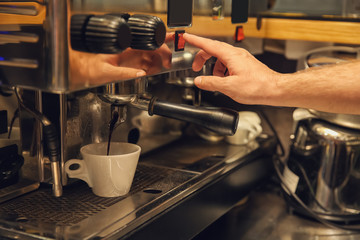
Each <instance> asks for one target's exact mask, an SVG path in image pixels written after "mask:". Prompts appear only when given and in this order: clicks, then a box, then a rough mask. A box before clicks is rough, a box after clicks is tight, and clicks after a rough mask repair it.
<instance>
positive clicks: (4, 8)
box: [0, 4, 39, 16]
mask: <svg viewBox="0 0 360 240" xmlns="http://www.w3.org/2000/svg"><path fill="white" fill-rule="evenodd" d="M0 13H6V14H15V15H28V16H36V15H37V14H38V13H39V12H38V10H37V9H36V7H35V6H20V7H19V6H16V5H15V6H14V5H5V4H0Z"/></svg>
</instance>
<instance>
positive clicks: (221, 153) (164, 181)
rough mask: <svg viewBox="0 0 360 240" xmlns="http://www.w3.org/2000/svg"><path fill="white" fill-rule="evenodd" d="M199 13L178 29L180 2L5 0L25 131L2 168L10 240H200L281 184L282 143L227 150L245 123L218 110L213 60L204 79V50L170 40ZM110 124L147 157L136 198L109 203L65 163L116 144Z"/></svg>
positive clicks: (5, 80) (8, 75) (187, 7)
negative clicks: (198, 63)
mask: <svg viewBox="0 0 360 240" xmlns="http://www.w3.org/2000/svg"><path fill="white" fill-rule="evenodd" d="M245 2H246V1H245ZM188 3H189V4H185V3H184V6H182V11H183V12H181V13H183V16H185V17H186V19H185V21H178V22H177V20H178V18H177V16H174V10H172V11H170V6H172V8H171V9H175V10H179V9H178V8H176V7H174V5H175V4H176V1H168V3H166V2H164V3H161V4H160V3H159V1H150V0H142V1H113V0H107V1H96V0H92V1H82V0H81V1H80V0H65V1H64V0H38V1H1V2H0V81H1V83H0V87H1V88H2V89H5V90H6V92H7V93H10V94H13V96H14V97H15V99H16V103H17V104H18V111H17V112H18V115H17V117H18V123H19V129H20V135H19V141H18V142H16V144H11V145H10V146H5V147H3V148H1V149H0V150H1V151H2V152H1V153H2V159H4V160H2V161H5V162H9V161H13V162H10V164H5V165H4V169H1V170H2V172H3V173H4V172H7V173H11V174H8V175H6V176H7V177H4V179H3V181H4V180H7V182H6V183H5V184H3V185H1V186H0V187H1V188H0V213H1V214H0V235H1V236H3V237H4V238H5V237H6V238H9V239H19V238H21V239H23V238H24V239H120V238H123V239H125V238H131V239H143V238H146V239H149V238H151V237H154V238H156V239H168V238H169V236H173V235H174V234H175V235H176V236H177V237H180V238H192V237H194V236H195V235H196V234H198V233H199V232H200V231H201V230H202V229H204V228H205V227H206V226H208V225H209V224H211V223H212V222H214V221H215V220H216V219H217V218H219V217H220V216H221V215H223V214H224V213H225V212H226V211H228V210H229V209H231V207H232V206H234V204H236V203H237V202H238V201H239V200H241V199H242V198H243V197H245V196H246V195H247V194H248V193H249V192H250V191H251V189H253V188H254V187H256V186H257V184H259V183H260V182H261V181H262V180H264V179H265V178H266V177H268V176H269V175H270V174H271V165H272V164H271V156H272V154H273V152H274V149H275V147H276V144H275V142H276V141H275V140H274V139H273V138H272V137H271V136H268V135H266V134H263V135H261V136H260V137H258V138H257V139H256V141H252V142H251V143H249V144H247V145H241V146H239V145H231V144H228V143H226V142H225V141H222V139H223V137H224V136H226V135H232V134H234V133H235V131H236V128H237V124H238V113H237V112H236V111H234V110H230V109H226V108H223V107H221V106H220V107H219V106H217V107H214V106H211V105H209V104H207V102H206V101H203V100H202V94H201V91H200V90H198V89H196V87H195V86H194V84H193V79H194V77H195V76H198V75H201V74H211V68H212V64H213V63H212V62H211V61H209V62H208V63H207V64H206V65H205V66H204V67H203V70H202V71H200V72H199V73H195V72H193V71H192V70H191V63H192V60H193V58H194V56H195V54H196V52H197V49H194V48H191V47H190V46H189V47H188V48H186V49H185V50H183V51H178V52H175V51H174V50H173V48H174V46H173V45H174V44H173V43H172V40H171V39H170V41H169V39H168V38H167V37H166V32H167V31H168V32H169V31H174V30H177V29H179V28H181V29H184V28H187V27H190V26H191V18H192V16H193V13H195V12H196V9H193V6H194V5H193V2H192V1H190V2H188ZM159 4H160V5H161V6H162V7H161V8H160V9H159ZM171 4H172V5H171ZM234 5H236V7H239V6H238V4H234ZM168 7H169V8H168ZM209 11H210V12H211V11H212V10H211V9H209ZM241 12H242V13H243V12H244V10H243V9H242V10H241ZM232 15H234V14H233V13H232ZM243 17H244V16H242V18H241V19H243ZM166 18H167V19H168V22H166V20H165V19H166ZM171 19H172V20H171ZM189 20H190V23H189ZM169 21H170V22H169ZM211 21H212V20H211V18H209V24H211ZM167 26H171V28H174V29H173V30H171V29H169V28H167ZM165 42H166V43H165ZM175 45H176V43H175ZM144 71H145V72H146V73H147V74H146V75H143V74H142V73H143V72H144ZM139 73H141V74H140V76H139ZM0 110H1V109H0ZM115 116H116V117H115ZM110 123H112V125H113V126H115V127H114V131H113V132H112V134H111V141H114V142H115V141H117V142H130V143H135V144H138V145H140V146H141V148H142V152H141V156H140V160H139V164H138V167H137V170H136V173H135V178H134V181H133V185H132V187H131V190H130V193H128V194H127V195H126V196H123V197H115V198H102V197H98V196H95V195H94V194H93V193H92V192H91V189H90V188H89V187H88V186H87V185H86V184H84V182H82V181H77V180H75V179H69V178H68V176H67V175H66V173H65V170H64V164H65V163H66V161H67V160H69V159H72V158H79V157H81V156H80V152H79V150H80V148H81V147H82V146H84V145H87V144H90V143H99V142H107V141H108V140H109V135H110V134H109V133H110V129H109V125H111V124H110ZM10 129H11V128H10ZM9 131H10V130H9ZM199 132H201V133H202V134H201V135H199ZM10 134H11V133H9V135H10ZM204 134H208V135H209V136H210V135H211V136H218V138H216V140H212V138H206V137H204ZM6 151H8V152H6ZM9 152H11V154H8V153H9ZM5 155H6V156H7V155H9V156H13V157H8V158H7V157H3V156H5ZM14 159H15V160H14ZM9 165H10V167H9ZM9 179H10V180H9ZM179 222H181V224H179Z"/></svg>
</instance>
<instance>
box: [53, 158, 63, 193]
mask: <svg viewBox="0 0 360 240" xmlns="http://www.w3.org/2000/svg"><path fill="white" fill-rule="evenodd" d="M51 173H52V177H53V180H52V181H53V195H54V196H55V197H61V196H62V193H63V189H62V183H61V177H60V174H61V169H60V163H59V162H51Z"/></svg>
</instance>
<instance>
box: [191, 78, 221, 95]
mask: <svg viewBox="0 0 360 240" xmlns="http://www.w3.org/2000/svg"><path fill="white" fill-rule="evenodd" d="M225 78H226V77H217V76H199V77H196V78H195V79H194V83H195V85H196V86H197V87H198V88H201V89H203V90H207V91H213V92H214V91H219V92H222V90H223V88H224V80H225Z"/></svg>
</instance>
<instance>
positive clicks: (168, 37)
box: [165, 32, 175, 42]
mask: <svg viewBox="0 0 360 240" xmlns="http://www.w3.org/2000/svg"><path fill="white" fill-rule="evenodd" d="M174 35H175V33H174V32H170V33H169V32H168V33H166V36H165V42H170V41H174Z"/></svg>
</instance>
